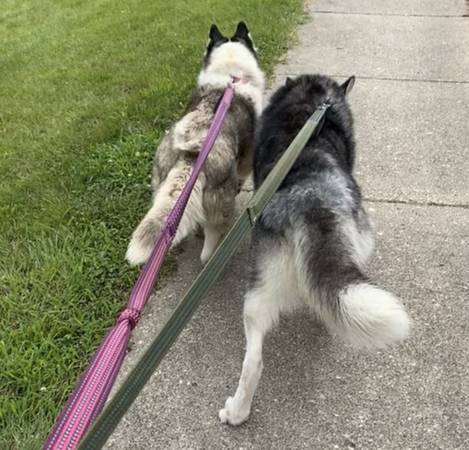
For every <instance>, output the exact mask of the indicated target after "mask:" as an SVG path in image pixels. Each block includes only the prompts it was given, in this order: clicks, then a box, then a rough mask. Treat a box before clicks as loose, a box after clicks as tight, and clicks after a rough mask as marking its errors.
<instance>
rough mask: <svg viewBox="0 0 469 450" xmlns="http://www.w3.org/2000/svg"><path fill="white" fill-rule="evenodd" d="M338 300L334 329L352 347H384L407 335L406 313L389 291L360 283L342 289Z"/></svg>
mask: <svg viewBox="0 0 469 450" xmlns="http://www.w3.org/2000/svg"><path fill="white" fill-rule="evenodd" d="M339 303H340V308H341V312H342V314H341V315H342V322H341V323H340V322H339V324H338V325H336V327H334V328H336V331H338V333H339V334H340V335H341V336H342V337H343V338H344V339H345V340H346V341H348V342H350V343H351V344H352V345H354V346H355V347H361V348H368V349H376V348H378V349H379V348H386V347H388V346H390V345H392V344H394V343H397V342H399V341H402V340H404V339H406V338H407V337H408V335H409V332H410V326H411V321H410V319H409V316H408V315H407V313H406V312H405V310H404V307H403V305H402V303H401V302H400V301H399V300H398V299H397V298H396V297H395V296H394V295H393V294H391V293H390V292H387V291H384V290H383V289H379V288H377V287H375V286H372V285H370V284H367V283H360V284H356V285H352V286H349V287H348V288H347V289H345V290H344V291H342V292H341V293H340V295H339ZM337 328H339V329H338V330H337Z"/></svg>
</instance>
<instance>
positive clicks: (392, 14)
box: [311, 10, 467, 19]
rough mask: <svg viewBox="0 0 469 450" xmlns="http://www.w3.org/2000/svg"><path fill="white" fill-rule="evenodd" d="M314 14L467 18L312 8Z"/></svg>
mask: <svg viewBox="0 0 469 450" xmlns="http://www.w3.org/2000/svg"><path fill="white" fill-rule="evenodd" d="M311 13H312V14H337V15H343V16H392V17H430V18H437V19H467V15H463V14H461V15H457V14H412V13H411V14H399V13H379V12H377V13H372V12H348V11H327V10H318V11H315V10H312V11H311Z"/></svg>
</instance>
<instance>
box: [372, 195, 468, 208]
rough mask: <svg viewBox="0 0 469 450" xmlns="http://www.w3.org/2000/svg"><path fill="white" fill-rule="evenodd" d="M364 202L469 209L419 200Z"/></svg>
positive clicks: (455, 204) (460, 205) (452, 204)
mask: <svg viewBox="0 0 469 450" xmlns="http://www.w3.org/2000/svg"><path fill="white" fill-rule="evenodd" d="M363 201H364V202H368V203H388V204H398V205H409V206H436V207H439V208H462V209H469V204H465V203H444V202H433V201H429V202H419V201H417V200H399V199H387V198H367V197H364V198H363Z"/></svg>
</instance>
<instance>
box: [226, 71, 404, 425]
mask: <svg viewBox="0 0 469 450" xmlns="http://www.w3.org/2000/svg"><path fill="white" fill-rule="evenodd" d="M353 83H354V78H353V77H351V78H349V79H348V80H347V81H346V82H345V83H344V84H343V85H341V86H339V85H338V84H337V83H336V82H335V81H333V80H332V79H330V78H328V77H325V76H320V75H303V76H300V77H298V78H296V79H295V80H291V79H287V82H286V84H285V85H284V86H283V87H281V88H280V89H279V90H278V91H277V92H276V93H275V94H274V95H273V97H272V99H271V101H270V104H269V106H268V107H267V108H266V110H265V112H264V113H263V116H262V119H261V128H260V132H259V135H258V140H257V145H256V150H255V155H254V178H255V186H256V188H258V187H259V185H260V184H261V183H262V182H263V181H264V179H265V178H266V176H267V175H268V173H269V171H270V170H271V169H272V167H273V166H274V164H275V162H276V161H277V160H278V158H279V156H281V154H282V153H283V151H284V150H285V149H286V148H287V147H288V145H289V144H290V142H291V141H292V140H293V138H294V137H295V136H296V134H297V133H298V131H299V130H300V129H301V127H302V126H303V125H304V123H305V122H306V120H307V119H308V117H309V116H310V115H311V114H312V113H313V111H314V110H315V109H316V107H317V106H319V105H320V104H321V103H323V102H326V101H327V102H328V103H330V105H331V107H330V108H329V110H328V112H327V113H326V118H325V122H324V126H323V128H322V130H321V132H320V133H319V134H318V135H317V136H316V137H312V138H311V139H310V140H309V142H308V143H307V145H306V146H305V148H304V150H303V151H302V153H301V154H300V156H299V158H298V159H297V161H296V162H295V164H294V165H293V167H292V169H291V170H290V172H289V173H288V175H287V177H286V178H285V180H284V181H283V183H282V185H281V186H280V188H279V189H278V191H277V192H276V193H275V194H274V196H273V197H272V199H271V200H270V201H269V203H268V204H267V206H266V208H265V210H264V211H263V213H262V215H261V217H260V219H259V220H258V222H257V223H256V225H255V228H254V231H253V237H252V245H251V250H252V260H253V274H252V275H253V276H252V279H253V282H252V286H251V288H250V290H249V291H248V292H247V294H246V296H245V304H244V327H245V333H246V341H247V347H246V356H245V359H244V362H243V367H242V372H241V377H240V380H239V385H238V388H237V390H236V393H235V395H234V397H229V398H228V399H227V401H226V404H225V407H224V408H223V409H222V410H220V412H219V416H220V420H221V421H222V422H224V423H229V424H231V425H238V424H240V423H242V422H243V421H245V420H246V419H247V418H248V416H249V413H250V409H251V402H252V399H253V396H254V392H255V390H256V387H257V383H258V381H259V378H260V376H261V372H262V345H263V340H264V336H265V334H266V333H267V332H268V331H269V329H270V328H271V327H272V326H273V325H274V324H275V323H276V322H277V321H278V319H279V315H280V313H285V312H292V311H294V310H296V309H298V308H300V307H302V306H306V307H307V308H309V309H310V310H311V311H312V312H314V313H315V315H316V316H317V317H319V318H320V319H321V320H322V321H323V322H324V324H325V325H326V327H327V328H328V329H329V330H330V331H331V332H333V333H335V334H338V335H339V336H341V337H342V338H343V339H344V340H345V341H347V342H349V343H350V344H352V345H354V346H356V347H362V348H363V347H364V348H368V349H372V348H385V347H387V346H388V345H391V344H392V343H394V342H397V341H400V340H402V339H404V338H405V337H406V336H407V335H408V333H409V328H410V321H409V318H408V316H407V314H406V312H405V311H404V308H403V306H402V304H401V303H400V301H399V300H398V299H397V298H396V297H395V296H394V295H393V294H391V293H389V292H387V291H385V290H382V289H380V288H378V287H375V286H373V285H372V284H370V282H369V281H368V279H367V277H366V275H365V273H364V270H365V267H366V263H367V261H368V259H369V258H370V256H371V253H372V250H373V236H372V231H371V227H370V224H369V221H368V218H367V215H366V212H365V210H364V209H363V206H362V203H361V194H360V189H359V187H358V185H357V183H356V181H355V179H354V177H353V175H352V169H353V164H354V157H355V144H354V139H353V123H352V114H351V111H350V108H349V106H348V103H347V100H346V94H347V93H348V92H349V91H350V89H351V88H352V86H353Z"/></svg>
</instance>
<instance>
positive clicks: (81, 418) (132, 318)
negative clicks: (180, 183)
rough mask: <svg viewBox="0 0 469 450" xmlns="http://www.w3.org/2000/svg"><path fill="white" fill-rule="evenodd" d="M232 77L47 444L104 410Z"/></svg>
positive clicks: (67, 442)
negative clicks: (172, 202) (183, 182)
mask: <svg viewBox="0 0 469 450" xmlns="http://www.w3.org/2000/svg"><path fill="white" fill-rule="evenodd" d="M236 81H237V79H235V78H233V83H234V82H236ZM233 83H230V84H229V85H228V86H227V87H226V89H225V92H224V94H223V97H222V99H221V101H220V104H219V105H218V108H217V110H216V112H215V115H214V117H213V121H212V123H211V125H210V128H209V130H208V132H207V137H206V138H205V141H204V143H203V144H202V148H201V149H200V152H199V154H198V157H197V160H196V162H195V165H194V168H193V169H192V173H191V175H190V177H189V180H188V181H187V183H186V185H185V186H184V189H183V190H182V192H181V195H180V196H179V198H178V199H177V201H176V204H175V205H174V207H173V209H172V210H171V212H170V214H169V216H168V218H167V220H166V224H165V227H164V229H163V231H162V232H161V235H160V237H159V239H158V241H157V243H156V245H155V247H154V249H153V251H152V253H151V255H150V258H149V259H148V261H147V263H146V264H145V266H144V268H143V270H142V272H141V273H140V276H139V277H138V280H137V282H136V284H135V286H134V288H133V289H132V292H131V294H130V298H129V302H128V303H127V307H126V308H125V309H124V310H123V311H122V312H121V313H120V314H119V317H118V319H117V323H116V325H115V326H114V328H112V329H111V330H110V331H109V333H108V334H107V335H106V337H105V339H104V341H103V342H102V343H101V345H100V347H99V348H98V350H97V351H96V353H95V354H94V356H93V358H92V359H91V362H90V364H89V366H88V368H87V369H86V371H85V372H84V373H83V375H82V376H81V379H80V381H79V383H78V385H77V386H76V387H75V390H74V391H73V393H72V395H71V396H70V398H69V399H68V401H67V403H66V405H65V407H64V409H63V410H62V412H61V414H60V416H59V417H58V419H57V421H56V423H55V425H54V427H53V429H52V431H51V432H50V434H49V436H48V438H47V441H46V443H45V444H44V447H43V448H44V450H65V449H75V448H76V447H77V446H78V444H79V442H80V440H81V438H82V437H83V436H84V434H85V433H86V431H87V430H88V428H89V427H90V425H91V424H92V422H93V421H94V420H95V419H96V417H97V416H98V414H99V413H100V412H101V410H102V408H103V406H104V403H105V402H106V400H107V397H108V395H109V392H110V390H111V388H112V386H113V384H114V381H115V379H116V376H117V374H118V372H119V369H120V368H121V365H122V361H123V360H124V357H125V352H126V350H127V344H128V342H129V339H130V334H131V331H132V330H133V328H134V327H135V325H136V324H137V322H138V320H139V318H140V314H141V312H142V310H143V308H144V306H145V304H146V303H147V301H148V298H149V297H150V294H151V292H152V290H153V287H154V286H155V283H156V281H157V279H158V276H159V273H160V269H161V266H162V264H163V260H164V258H165V256H166V254H167V253H168V250H169V248H170V246H171V243H172V241H173V239H174V236H175V235H176V230H177V228H178V226H179V222H180V221H181V217H182V215H183V213H184V210H185V208H186V205H187V202H188V201H189V197H190V195H191V192H192V189H193V188H194V185H195V183H196V181H197V177H198V176H199V174H200V172H201V170H202V167H203V165H204V162H205V160H206V159H207V156H208V154H209V153H210V150H211V149H212V147H213V145H214V143H215V141H216V139H217V137H218V135H219V133H220V129H221V127H222V124H223V120H224V118H225V116H226V113H227V112H228V109H229V107H230V105H231V101H232V99H233V95H234V87H233Z"/></svg>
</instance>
